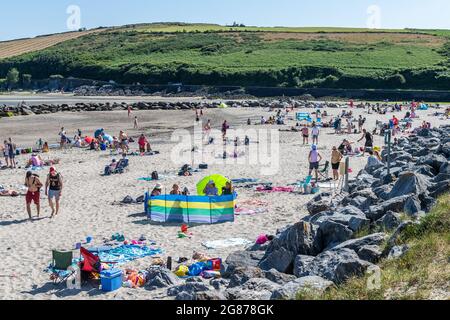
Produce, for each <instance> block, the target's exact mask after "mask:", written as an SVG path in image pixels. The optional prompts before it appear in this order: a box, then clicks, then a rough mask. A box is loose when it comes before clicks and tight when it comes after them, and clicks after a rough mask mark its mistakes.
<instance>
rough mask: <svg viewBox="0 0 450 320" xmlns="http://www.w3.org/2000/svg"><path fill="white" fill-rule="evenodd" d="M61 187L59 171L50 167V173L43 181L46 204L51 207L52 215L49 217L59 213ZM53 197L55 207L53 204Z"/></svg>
mask: <svg viewBox="0 0 450 320" xmlns="http://www.w3.org/2000/svg"><path fill="white" fill-rule="evenodd" d="M62 189H63V181H62V176H61V174H60V173H58V172H57V171H56V169H55V168H54V167H51V168H50V173H49V174H48V176H47V181H46V182H45V195H46V196H48V204H49V205H50V208H51V209H52V215H51V217H50V218H53V217H54V216H55V215H56V216H57V215H58V213H59V200H60V198H61V193H62ZM53 198H54V199H55V204H56V208H55V206H54V205H53Z"/></svg>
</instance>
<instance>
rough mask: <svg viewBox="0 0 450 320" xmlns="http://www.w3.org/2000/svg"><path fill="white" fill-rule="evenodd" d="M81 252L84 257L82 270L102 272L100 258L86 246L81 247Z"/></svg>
mask: <svg viewBox="0 0 450 320" xmlns="http://www.w3.org/2000/svg"><path fill="white" fill-rule="evenodd" d="M80 254H81V256H82V257H83V262H82V263H81V271H84V272H98V273H99V272H100V264H101V263H100V258H99V257H98V256H96V255H94V254H93V253H92V252H90V251H89V250H87V249H85V248H80Z"/></svg>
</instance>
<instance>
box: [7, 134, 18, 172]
mask: <svg viewBox="0 0 450 320" xmlns="http://www.w3.org/2000/svg"><path fill="white" fill-rule="evenodd" d="M7 147H8V157H9V162H10V167H11V169H15V168H16V144H15V143H14V142H13V141H12V139H11V138H9V139H8V143H7Z"/></svg>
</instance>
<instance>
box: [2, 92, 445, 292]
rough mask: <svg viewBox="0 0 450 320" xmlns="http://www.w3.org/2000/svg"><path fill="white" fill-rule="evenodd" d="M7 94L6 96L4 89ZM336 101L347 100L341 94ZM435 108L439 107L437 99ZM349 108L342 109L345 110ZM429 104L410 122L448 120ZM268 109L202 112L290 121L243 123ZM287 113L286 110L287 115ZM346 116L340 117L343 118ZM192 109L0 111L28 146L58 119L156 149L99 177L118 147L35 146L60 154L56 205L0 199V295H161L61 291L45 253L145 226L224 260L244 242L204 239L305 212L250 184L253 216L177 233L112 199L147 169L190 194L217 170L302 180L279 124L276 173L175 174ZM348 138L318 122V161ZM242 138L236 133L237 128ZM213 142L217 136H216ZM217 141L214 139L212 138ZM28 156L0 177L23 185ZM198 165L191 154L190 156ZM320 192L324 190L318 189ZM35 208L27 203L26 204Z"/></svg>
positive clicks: (267, 227)
mask: <svg viewBox="0 0 450 320" xmlns="http://www.w3.org/2000/svg"><path fill="white" fill-rule="evenodd" d="M8 100H11V98H8ZM342 104H345V102H343V103H342ZM441 108H442V109H441V110H440V112H443V111H444V110H445V106H441ZM347 110H349V109H347ZM297 111H298V112H313V111H314V110H313V109H301V110H297ZM326 111H327V113H328V117H327V119H328V120H330V119H331V118H332V117H333V116H337V115H338V114H340V113H341V112H342V109H334V108H330V109H327V110H326ZM352 111H353V113H354V117H355V118H358V116H359V115H363V116H364V117H366V118H367V122H366V124H365V128H367V129H370V131H372V130H373V129H374V128H375V123H376V121H377V120H380V121H383V122H387V121H388V120H389V119H390V118H391V117H392V115H393V114H396V115H397V117H398V118H403V117H404V115H405V111H402V112H397V113H388V114H386V115H379V114H367V109H366V110H363V109H352ZM435 111H436V110H435V109H430V110H428V111H417V114H418V116H419V118H418V119H414V122H413V128H415V127H418V126H420V125H421V123H422V121H424V120H425V121H427V122H430V123H431V125H432V126H433V127H434V126H439V125H441V124H445V123H446V122H447V121H448V120H444V119H440V118H438V117H435V116H433V115H432V114H433V113H434V112H435ZM273 115H274V112H269V110H267V109H255V108H251V109H250V108H248V109H247V108H228V109H208V110H206V111H205V115H204V117H203V118H202V120H204V121H206V120H207V119H211V121H212V125H213V128H214V129H218V130H220V126H221V124H222V122H223V121H224V120H227V121H228V122H229V124H230V126H231V127H230V129H242V130H247V129H249V128H250V127H251V128H253V129H267V130H278V129H286V130H287V129H289V128H291V127H292V126H295V123H296V121H294V120H288V121H287V122H286V124H285V125H284V126H277V125H264V126H261V125H259V126H256V125H252V126H247V119H248V118H251V119H252V122H253V123H255V122H258V121H259V119H260V118H261V116H264V117H265V118H266V119H267V118H269V116H273ZM134 116H137V117H138V119H139V129H136V130H135V129H133V117H134ZM290 116H293V113H291V114H290ZM344 123H345V122H344ZM194 125H195V113H194V111H192V110H189V111H181V110H173V111H162V110H155V111H136V112H133V113H132V117H131V118H128V116H127V112H126V111H112V112H80V113H56V114H48V115H34V116H20V117H13V118H2V119H0V138H1V139H2V140H1V141H2V142H3V140H4V139H6V138H8V137H12V139H13V140H14V142H15V143H16V144H17V146H18V147H35V146H36V141H37V140H38V139H39V138H42V139H43V140H44V141H48V142H49V143H50V144H54V143H58V141H59V137H58V132H59V130H60V128H61V127H64V128H65V130H66V131H67V133H68V136H69V137H73V136H74V135H75V133H76V130H77V129H81V130H82V132H83V135H85V134H86V135H93V133H94V131H95V130H96V129H98V128H104V129H105V132H107V133H109V134H111V135H114V136H118V135H119V131H120V130H123V131H125V132H127V133H128V135H129V136H131V137H133V138H135V139H136V140H137V138H138V136H139V135H140V134H141V133H144V134H145V135H146V136H147V137H148V139H149V141H150V143H151V145H152V148H153V150H157V151H159V152H160V154H157V155H154V156H130V157H129V159H130V166H129V169H128V170H127V171H125V173H124V174H121V175H112V176H107V177H102V176H101V173H102V172H103V169H104V167H105V165H107V164H109V163H110V162H111V160H112V159H113V158H117V159H118V158H119V156H118V155H111V154H110V151H100V152H95V151H88V150H86V149H79V148H70V149H65V150H58V149H54V150H53V149H52V150H51V151H50V153H47V154H43V155H42V157H43V159H44V160H47V159H56V158H58V159H60V164H58V165H56V166H55V167H56V169H57V170H58V171H59V172H60V173H61V174H62V176H63V178H64V191H63V195H62V199H61V212H60V214H59V215H58V216H57V217H56V218H54V219H50V208H49V206H48V203H47V199H46V197H45V196H44V194H43V193H42V194H41V205H42V213H41V218H40V219H35V220H34V221H32V222H30V221H29V220H28V217H27V213H26V210H25V197H24V196H19V197H14V198H13V197H11V198H10V197H2V198H0V205H1V209H0V234H1V237H0V254H1V256H2V264H1V267H0V277H1V280H0V299H40V300H42V299H44V300H47V299H87V298H89V299H161V298H164V297H165V296H166V294H165V291H164V290H159V291H158V290H157V291H148V290H146V289H145V288H139V289H129V288H122V289H120V290H118V291H115V292H112V293H108V294H104V293H102V292H101V291H99V290H98V289H94V288H89V287H86V288H85V287H83V289H82V290H81V291H80V290H67V289H65V286H59V287H55V286H54V285H53V284H52V282H51V281H50V280H49V274H48V273H46V272H44V269H45V268H46V267H47V266H48V264H49V263H50V261H51V251H52V249H71V248H74V245H75V243H78V242H82V241H84V239H86V237H87V236H92V237H93V239H94V240H93V244H95V245H101V244H102V241H103V239H104V238H110V237H111V235H113V234H115V233H121V234H124V235H125V236H126V237H127V238H129V239H137V238H139V237H140V236H141V235H145V237H146V238H147V239H148V240H153V241H155V242H156V244H157V245H156V247H158V248H161V249H162V250H163V254H161V255H159V256H160V257H162V258H164V259H165V258H167V257H168V256H171V257H174V258H175V259H176V258H178V257H188V258H191V257H192V254H193V252H195V251H197V252H202V253H205V254H207V255H209V256H212V257H220V258H222V259H226V257H227V256H228V254H230V253H231V252H233V251H236V250H239V249H243V248H244V247H243V246H240V247H239V246H237V247H236V246H234V247H228V248H223V249H216V250H208V249H206V248H205V247H204V246H203V245H202V243H203V242H205V241H211V240H225V239H229V238H242V239H247V240H248V241H250V242H252V243H253V242H254V241H255V239H256V238H257V237H258V235H260V234H263V233H266V234H275V233H276V231H277V229H279V228H283V227H285V226H286V225H289V224H292V223H295V222H297V221H298V220H299V219H300V218H302V217H303V216H305V215H306V214H307V211H306V208H305V204H306V203H307V202H308V201H309V200H311V198H312V197H313V195H302V194H298V193H282V192H280V193H258V192H255V191H254V190H253V189H251V188H239V187H238V188H237V192H238V194H239V197H238V201H237V203H238V205H239V203H244V204H243V205H242V206H243V207H246V208H248V207H251V206H249V205H245V203H246V202H248V201H251V200H260V201H261V203H266V204H267V205H264V206H263V207H264V208H266V209H267V212H263V213H257V214H253V215H237V216H236V219H235V222H234V223H224V224H216V225H194V226H191V228H190V232H192V238H190V239H189V238H184V239H179V238H178V237H177V232H178V231H179V230H180V225H175V224H159V223H154V222H151V221H149V220H148V219H147V217H146V215H145V213H144V207H143V205H142V204H130V205H119V204H116V203H118V202H120V201H121V200H122V199H123V198H124V197H125V196H127V195H130V196H131V197H133V198H134V199H135V198H137V197H138V196H141V195H143V194H144V192H146V191H147V190H149V189H152V188H153V187H154V186H155V184H154V183H151V182H143V181H138V178H140V177H147V176H149V175H150V174H151V172H153V171H158V172H159V174H160V175H167V178H165V179H164V180H162V181H160V182H159V183H161V184H162V185H163V187H164V188H166V189H167V192H169V191H170V189H171V186H172V185H173V184H174V183H178V184H179V185H180V186H181V187H187V188H188V189H189V190H190V191H191V193H193V192H194V191H195V186H196V183H197V182H198V181H199V180H201V179H202V178H203V177H205V176H207V175H210V174H214V173H218V174H221V175H224V176H226V177H228V178H230V179H237V178H252V179H260V181H267V182H271V183H273V185H274V186H287V185H289V184H293V183H296V182H297V181H300V180H302V179H304V178H305V177H306V176H307V174H308V162H307V155H308V152H309V150H310V147H311V146H310V145H307V146H304V145H302V140H301V133H300V132H285V131H281V132H279V150H280V154H279V169H278V171H277V173H276V174H274V175H270V176H264V175H263V174H262V173H261V170H260V169H261V168H260V166H259V165H254V164H239V165H238V164H230V165H223V164H220V163H217V164H210V166H209V168H208V169H207V170H204V171H201V172H198V173H194V175H193V176H191V177H178V176H177V175H176V173H177V171H178V169H179V168H180V165H179V164H175V163H173V159H172V158H171V153H172V151H173V149H174V147H175V146H176V145H177V142H174V141H172V140H171V139H172V133H173V131H174V130H177V129H185V130H189V131H190V132H191V133H192V132H193V127H194ZM344 138H346V139H349V140H350V141H353V142H355V146H358V147H359V146H363V144H364V142H363V141H362V142H360V143H356V141H357V140H358V139H359V138H361V134H359V133H358V134H342V135H336V134H334V129H333V128H323V129H322V130H321V134H320V141H319V152H320V153H321V155H322V156H323V158H324V161H325V160H330V156H331V148H332V146H338V145H339V144H340V143H341V142H342V139H344ZM241 139H243V137H242V136H241ZM216 143H219V142H217V141H216ZM220 143H221V142H220ZM374 145H375V146H380V147H383V146H384V137H382V136H379V135H376V136H374ZM212 148H213V146H210V147H205V149H204V150H205V152H206V153H211V152H214V151H211V150H213V149H212ZM137 149H138V145H137V143H133V144H131V150H132V151H136V150H137ZM28 159H29V155H21V156H18V157H17V158H16V160H18V163H19V166H21V168H17V169H14V170H12V169H7V170H1V171H0V185H3V186H4V187H5V188H12V189H15V190H17V191H21V190H22V185H23V182H24V178H25V174H26V169H25V168H24V165H25V162H26V161H28ZM366 163H367V157H358V156H355V157H351V159H350V168H351V169H352V173H351V174H350V177H354V176H355V175H356V174H357V173H358V172H359V171H360V170H361V169H363V168H364V166H365V165H366ZM195 165H196V166H198V163H195ZM37 173H38V174H39V175H40V176H41V179H44V178H45V176H46V175H47V173H48V168H45V169H43V170H42V171H38V172H37ZM321 191H326V189H325V188H323V189H321ZM33 214H35V209H34V207H33ZM152 260H153V258H151V257H148V258H143V259H138V260H135V261H133V262H131V263H129V264H127V265H125V266H121V267H123V268H125V267H132V268H136V269H145V268H147V267H148V266H149V265H150V264H151V263H152Z"/></svg>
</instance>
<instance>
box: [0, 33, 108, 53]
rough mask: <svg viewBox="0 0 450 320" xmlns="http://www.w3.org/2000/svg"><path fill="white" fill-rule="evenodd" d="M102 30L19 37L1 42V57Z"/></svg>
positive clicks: (44, 47)
mask: <svg viewBox="0 0 450 320" xmlns="http://www.w3.org/2000/svg"><path fill="white" fill-rule="evenodd" d="M99 31H102V30H100V29H96V30H88V31H76V32H66V33H57V34H52V35H48V36H42V37H35V38H29V39H19V40H12V41H4V42H0V59H3V58H10V57H14V56H18V55H21V54H24V53H29V52H33V51H39V50H42V49H46V48H49V47H52V46H54V45H57V44H58V43H61V42H64V41H67V40H72V39H76V38H79V37H82V36H85V35H88V34H91V33H97V32H99Z"/></svg>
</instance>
